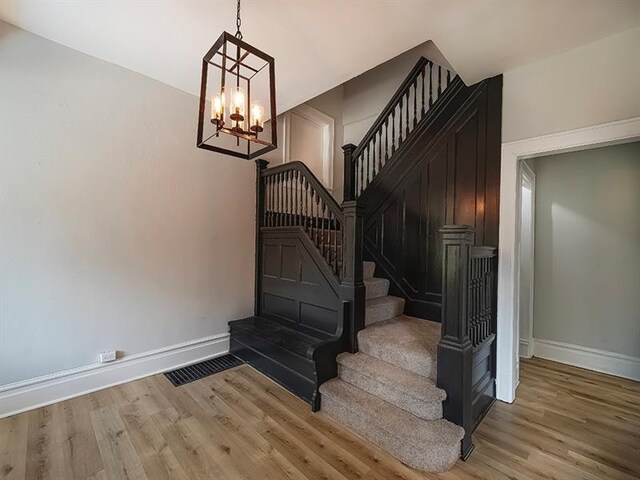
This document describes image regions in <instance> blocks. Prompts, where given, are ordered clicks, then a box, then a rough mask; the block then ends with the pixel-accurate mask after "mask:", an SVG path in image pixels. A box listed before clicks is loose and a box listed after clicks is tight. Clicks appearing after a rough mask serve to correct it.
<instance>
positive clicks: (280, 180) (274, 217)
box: [260, 162, 344, 277]
mask: <svg viewBox="0 0 640 480" xmlns="http://www.w3.org/2000/svg"><path fill="white" fill-rule="evenodd" d="M262 180H263V185H262V189H263V202H264V206H263V208H262V211H261V222H260V224H261V226H263V227H301V228H303V229H304V231H305V232H306V233H307V235H308V236H309V238H310V239H311V240H312V241H313V243H314V245H315V246H316V248H317V249H318V251H319V252H320V255H322V257H323V258H324V259H325V260H326V261H327V263H328V264H329V265H330V266H331V269H332V271H333V273H334V274H335V275H336V276H338V277H341V276H342V275H341V273H342V265H343V252H342V228H343V223H344V217H343V213H342V208H341V207H340V205H338V203H337V202H336V201H335V199H334V198H333V197H332V196H331V194H330V193H329V192H328V191H327V190H326V189H325V188H324V186H323V185H322V184H321V183H320V182H319V181H318V179H317V178H316V177H315V176H314V175H313V173H311V171H310V170H309V168H308V167H307V166H306V165H305V164H304V163H302V162H289V163H285V164H282V165H278V166H276V167H273V168H269V169H265V170H263V172H262Z"/></svg>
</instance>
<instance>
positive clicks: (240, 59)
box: [197, 0, 277, 159]
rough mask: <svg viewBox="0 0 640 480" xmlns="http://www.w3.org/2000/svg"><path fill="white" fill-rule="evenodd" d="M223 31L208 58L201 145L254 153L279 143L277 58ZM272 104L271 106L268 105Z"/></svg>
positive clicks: (238, 22) (247, 155) (241, 155)
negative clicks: (277, 123) (277, 126)
mask: <svg viewBox="0 0 640 480" xmlns="http://www.w3.org/2000/svg"><path fill="white" fill-rule="evenodd" d="M241 24H242V20H241V19H240V0H238V8H237V16H236V26H237V31H236V34H235V35H231V34H230V33H228V32H223V33H222V35H220V38H218V40H217V41H216V43H214V44H213V46H212V47H211V49H210V50H209V51H208V52H207V54H206V55H205V56H204V58H203V59H202V81H201V84H200V113H199V116H198V142H197V146H198V148H204V149H206V150H212V151H214V152H220V153H224V154H226V155H232V156H234V157H239V158H245V159H253V158H256V157H258V156H259V155H262V154H264V153H266V152H269V151H271V150H273V149H275V148H276V147H277V132H276V91H275V61H274V59H273V57H271V56H269V55H267V54H265V53H263V52H261V51H260V50H258V49H257V48H255V47H253V46H251V45H249V44H248V43H246V42H244V41H243V40H242V33H241V32H240V26H241ZM265 109H266V111H265Z"/></svg>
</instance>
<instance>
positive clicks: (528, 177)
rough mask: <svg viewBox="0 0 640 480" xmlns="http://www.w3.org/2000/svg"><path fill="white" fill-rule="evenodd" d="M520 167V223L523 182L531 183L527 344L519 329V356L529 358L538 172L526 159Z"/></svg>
mask: <svg viewBox="0 0 640 480" xmlns="http://www.w3.org/2000/svg"><path fill="white" fill-rule="evenodd" d="M518 164H519V167H520V174H519V177H520V181H519V185H520V188H518V214H519V215H518V221H519V222H518V225H519V226H520V225H522V187H523V183H524V181H527V182H528V183H529V184H530V185H531V229H530V232H529V237H530V238H529V242H530V245H531V252H530V255H529V257H530V258H529V262H530V272H529V285H530V288H529V326H528V331H527V332H526V337H525V338H526V344H524V345H523V341H522V340H523V336H522V332H520V331H518V356H519V357H522V356H524V357H527V358H531V357H532V356H533V296H534V290H533V286H534V279H535V273H534V265H535V264H534V260H535V230H536V220H535V219H536V174H535V172H534V171H533V170H532V169H531V166H529V164H527V162H525V161H524V160H519V161H518ZM521 234H522V229H521V228H518V232H517V247H518V251H517V253H516V255H517V257H516V258H517V262H518V263H517V265H518V287H517V288H518V294H519V293H520V292H521V289H520V286H521V285H522V275H521V272H520V263H521V261H522V249H521V247H522V235H521ZM519 296H520V295H518V305H517V309H516V314H517V317H518V318H517V326H518V328H519V327H520V325H521V323H520V298H519ZM523 347H524V348H526V352H525V353H524V355H523V351H522V350H523Z"/></svg>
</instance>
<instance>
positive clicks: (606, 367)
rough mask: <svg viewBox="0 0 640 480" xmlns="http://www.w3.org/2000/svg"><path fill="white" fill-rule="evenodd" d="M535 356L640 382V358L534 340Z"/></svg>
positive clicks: (567, 344) (551, 341) (550, 341)
mask: <svg viewBox="0 0 640 480" xmlns="http://www.w3.org/2000/svg"><path fill="white" fill-rule="evenodd" d="M533 343H534V347H533V356H534V357H539V358H546V359H547V360H553V361H555V362H560V363H566V364H569V365H573V366H576V367H582V368H586V369H589V370H595V371H596V372H601V373H608V374H609V375H615V376H617V377H624V378H630V379H631V380H637V381H640V358H639V357H632V356H630V355H622V354H620V353H614V352H607V351H605V350H598V349H595V348H589V347H583V346H581V345H572V344H570V343H562V342H556V341H553V340H543V339H538V338H536V339H534V341H533Z"/></svg>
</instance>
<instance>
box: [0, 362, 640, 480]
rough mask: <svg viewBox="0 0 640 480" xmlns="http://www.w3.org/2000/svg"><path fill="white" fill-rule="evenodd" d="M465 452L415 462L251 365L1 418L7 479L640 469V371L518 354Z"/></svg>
mask: <svg viewBox="0 0 640 480" xmlns="http://www.w3.org/2000/svg"><path fill="white" fill-rule="evenodd" d="M521 365H522V372H521V380H520V381H521V384H520V387H519V388H518V399H517V401H516V402H515V403H514V404H512V405H508V404H504V403H501V402H497V403H496V405H495V406H494V407H493V409H492V410H491V412H490V413H489V415H488V416H487V417H486V419H485V420H484V422H483V424H482V425H481V426H480V428H479V429H478V431H477V432H476V434H475V435H474V440H475V443H476V449H475V451H474V452H473V454H472V456H471V458H470V459H469V461H467V462H462V461H458V463H457V464H456V466H455V467H454V468H453V469H452V470H451V471H449V472H447V473H444V474H439V475H434V474H424V473H420V472H416V471H415V470H412V469H410V468H408V467H406V466H404V465H403V464H402V463H400V462H398V461H396V460H395V459H394V458H393V457H391V456H389V455H387V454H385V453H384V452H382V451H380V450H378V449H377V448H376V447H374V446H373V445H371V444H370V443H368V442H367V441H365V440H363V439H361V438H360V437H358V436H357V435H355V434H353V433H351V432H350V431H348V430H346V429H345V428H343V427H342V426H340V425H339V424H337V423H335V422H334V421H332V420H331V419H330V418H329V417H327V416H325V415H324V414H322V413H318V414H312V413H311V412H310V411H309V407H308V406H307V405H306V404H304V403H303V402H302V401H300V400H298V399H297V398H296V397H294V396H293V395H291V394H290V393H288V392H287V391H285V390H284V389H282V388H281V387H279V386H278V385H276V384H274V383H273V382H271V381H270V380H269V379H267V378H265V377H264V376H262V375H260V374H259V373H257V372H256V371H255V370H253V369H252V368H250V367H248V366H241V367H236V368H234V369H232V370H228V371H226V372H223V373H220V374H217V375H214V376H211V377H208V378H205V379H203V380H199V381H197V382H194V383H191V384H188V385H186V386H183V387H178V388H175V387H173V386H172V385H171V384H170V383H169V381H168V380H167V379H166V378H164V376H162V375H156V376H153V377H148V378H145V379H142V380H138V381H135V382H131V383H127V384H124V385H120V386H117V387H113V388H109V389H106V390H102V391H100V392H96V393H92V394H89V395H85V396H83V397H78V398H74V399H71V400H68V401H65V402H60V403H57V404H55V405H52V406H49V407H44V408H40V409H38V410H34V411H31V412H27V413H23V414H19V415H15V416H12V417H9V418H5V419H2V420H0V478H2V479H20V480H22V479H28V480H36V479H61V480H71V479H83V480H85V479H91V480H119V479H148V480H161V479H171V480H173V479H176V480H182V479H188V480H194V479H222V480H225V479H228V480H234V479H267V480H268V479H295V480H300V479H313V480H316V479H327V480H332V479H337V480H345V479H347V480H355V479H362V480H383V479H407V480H419V479H430V478H434V479H435V478H442V479H449V480H454V479H518V480H533V479H557V480H560V479H571V480H578V479H585V480H595V479H624V480H631V479H638V478H640V384H639V383H637V382H633V381H630V380H623V379H620V378H615V377H611V376H607V375H601V374H597V373H593V372H588V371H586V370H582V369H578V368H574V367H569V366H566V365H561V364H557V363H553V362H549V361H545V360H539V359H533V360H523V361H522V362H521Z"/></svg>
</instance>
